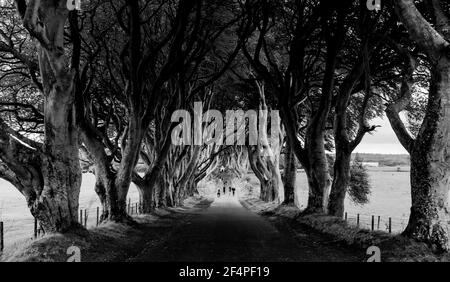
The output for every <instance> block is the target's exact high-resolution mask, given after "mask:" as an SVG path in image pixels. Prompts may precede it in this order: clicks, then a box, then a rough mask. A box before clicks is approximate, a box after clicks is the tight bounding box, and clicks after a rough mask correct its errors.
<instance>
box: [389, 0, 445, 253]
mask: <svg viewBox="0 0 450 282" xmlns="http://www.w3.org/2000/svg"><path fill="white" fill-rule="evenodd" d="M431 4H432V6H431V8H432V9H431V10H432V11H433V12H434V16H435V20H436V23H438V24H436V25H435V27H434V26H432V25H431V24H430V23H429V22H428V21H427V20H426V19H425V18H424V17H423V16H422V15H421V14H420V12H419V11H418V10H417V8H416V6H415V4H414V2H413V0H396V8H397V14H398V15H399V17H400V19H401V21H402V22H403V24H404V25H405V27H406V28H407V30H408V32H409V34H410V36H411V38H412V39H413V40H414V41H415V42H416V43H417V44H418V45H419V46H420V47H421V48H422V49H423V50H424V51H425V52H426V54H427V56H428V58H429V60H430V62H431V83H430V90H429V98H428V107H427V110H426V114H425V118H424V121H423V123H422V126H421V129H420V131H419V133H418V135H417V137H416V138H415V139H413V138H412V137H411V135H410V134H409V132H408V131H407V130H406V128H405V126H404V124H403V122H402V121H401V119H400V117H399V112H400V111H401V110H403V109H404V108H405V107H406V105H407V104H408V103H409V99H410V97H411V89H412V84H413V83H414V78H413V73H414V69H415V65H414V60H412V59H411V58H409V59H410V62H411V63H410V64H408V65H407V71H406V72H405V74H404V81H403V84H402V89H401V90H402V93H401V98H400V99H399V100H398V101H397V102H395V103H393V104H391V105H389V106H388V107H387V109H386V113H387V116H388V118H389V121H390V123H391V125H392V128H393V129H394V131H395V133H396V135H397V137H398V139H399V141H400V142H401V143H402V145H403V146H404V147H405V149H406V150H407V151H408V152H409V153H410V154H411V198H412V206H411V214H410V217H409V222H408V226H407V227H406V229H405V231H404V232H403V234H404V235H406V236H409V237H412V238H414V239H416V240H419V241H424V242H427V243H429V244H431V245H434V246H435V248H436V249H437V250H438V251H448V250H450V226H449V222H450V213H449V205H448V196H449V188H450V186H449V185H448V179H449V177H450V167H449V165H448V160H449V158H450V151H449V149H448V148H449V147H450V56H449V55H450V51H449V50H450V33H449V30H450V22H449V19H448V18H447V17H446V16H445V13H444V11H443V9H442V6H441V5H440V1H438V0H435V1H432V2H431Z"/></svg>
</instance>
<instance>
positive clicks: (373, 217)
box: [372, 215, 375, 231]
mask: <svg viewBox="0 0 450 282" xmlns="http://www.w3.org/2000/svg"><path fill="white" fill-rule="evenodd" d="M374 229H375V216H374V215H372V231H373V230H374Z"/></svg>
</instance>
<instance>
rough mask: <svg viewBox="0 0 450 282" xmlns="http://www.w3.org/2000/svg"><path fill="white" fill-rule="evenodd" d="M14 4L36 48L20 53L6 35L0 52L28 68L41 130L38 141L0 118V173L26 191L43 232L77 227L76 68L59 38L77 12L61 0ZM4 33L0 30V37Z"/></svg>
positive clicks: (32, 211) (79, 171) (22, 1)
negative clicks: (38, 103)
mask: <svg viewBox="0 0 450 282" xmlns="http://www.w3.org/2000/svg"><path fill="white" fill-rule="evenodd" d="M15 3H16V6H17V11H18V14H19V16H20V18H21V20H22V24H23V26H24V27H25V29H26V31H27V32H28V34H29V36H30V37H31V38H32V40H33V41H34V44H35V49H33V51H32V52H25V50H23V49H21V45H16V44H17V41H14V40H11V41H7V42H4V41H2V43H1V44H0V45H1V51H3V52H6V53H9V54H10V55H12V56H13V57H14V58H16V59H17V60H19V61H21V62H22V64H23V65H24V66H25V67H27V68H28V69H29V74H30V78H32V80H33V81H34V82H35V85H36V89H37V90H39V91H40V92H41V95H42V96H43V102H42V104H43V105H42V109H43V114H42V115H43V128H44V132H43V136H42V143H40V142H38V141H34V140H32V139H30V138H27V137H24V136H23V135H21V134H19V133H18V132H17V130H16V129H17V128H14V127H11V126H10V125H8V123H7V122H5V121H4V120H3V119H1V120H0V126H1V132H0V135H1V142H0V144H1V145H0V159H1V162H2V166H1V168H2V172H1V176H2V178H5V179H7V180H8V181H10V182H11V183H12V184H13V185H14V186H15V187H16V188H17V189H18V190H19V191H20V192H21V193H22V194H23V195H24V196H25V198H26V200H27V203H28V206H29V208H30V211H31V213H32V214H33V215H34V216H35V217H36V218H37V219H38V220H39V222H40V224H41V226H42V227H43V229H44V230H45V232H68V231H72V230H74V229H77V228H81V226H80V225H79V224H78V223H77V211H78V196H79V192H80V184H81V169H80V162H79V157H78V131H77V126H76V115H75V108H74V103H75V99H76V96H75V94H76V91H75V89H76V87H77V84H76V74H77V73H76V70H75V69H74V67H73V64H72V63H73V60H76V59H77V58H76V57H74V56H72V54H73V52H75V50H72V52H68V50H67V46H66V43H65V40H64V33H65V32H66V26H67V25H68V24H69V25H71V26H72V25H73V24H76V23H77V16H76V12H71V13H69V11H68V10H67V7H66V1H63V0H60V1H46V0H31V1H28V2H26V1H24V0H17V1H15ZM3 4H4V5H7V4H11V3H10V2H7V3H3ZM11 16H12V17H13V15H11ZM69 19H70V21H69ZM12 21H15V20H12ZM7 33H8V31H6V32H4V31H2V37H3V38H2V39H5V37H7V36H5V35H7ZM23 36H24V37H26V36H27V35H23ZM36 58H37V59H38V61H39V64H37V63H36V62H37V60H36ZM37 72H38V73H39V75H37ZM37 112H40V111H39V110H37Z"/></svg>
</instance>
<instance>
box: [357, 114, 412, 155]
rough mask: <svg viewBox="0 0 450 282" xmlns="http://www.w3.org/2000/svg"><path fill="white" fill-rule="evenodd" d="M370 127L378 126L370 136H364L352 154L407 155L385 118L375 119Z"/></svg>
mask: <svg viewBox="0 0 450 282" xmlns="http://www.w3.org/2000/svg"><path fill="white" fill-rule="evenodd" d="M369 124H370V125H380V126H381V127H379V128H377V129H376V131H375V132H374V133H372V134H366V136H365V137H364V139H363V141H362V142H361V144H359V146H358V147H356V149H355V151H354V153H371V154H408V152H407V151H406V150H405V149H404V148H403V146H402V145H401V144H400V142H399V141H398V139H397V137H396V136H395V133H394V131H393V130H392V128H391V125H390V124H389V120H388V119H387V117H383V118H376V119H374V120H372V121H370V122H369Z"/></svg>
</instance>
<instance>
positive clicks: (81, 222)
mask: <svg viewBox="0 0 450 282" xmlns="http://www.w3.org/2000/svg"><path fill="white" fill-rule="evenodd" d="M80 224H81V225H83V209H80Z"/></svg>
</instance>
